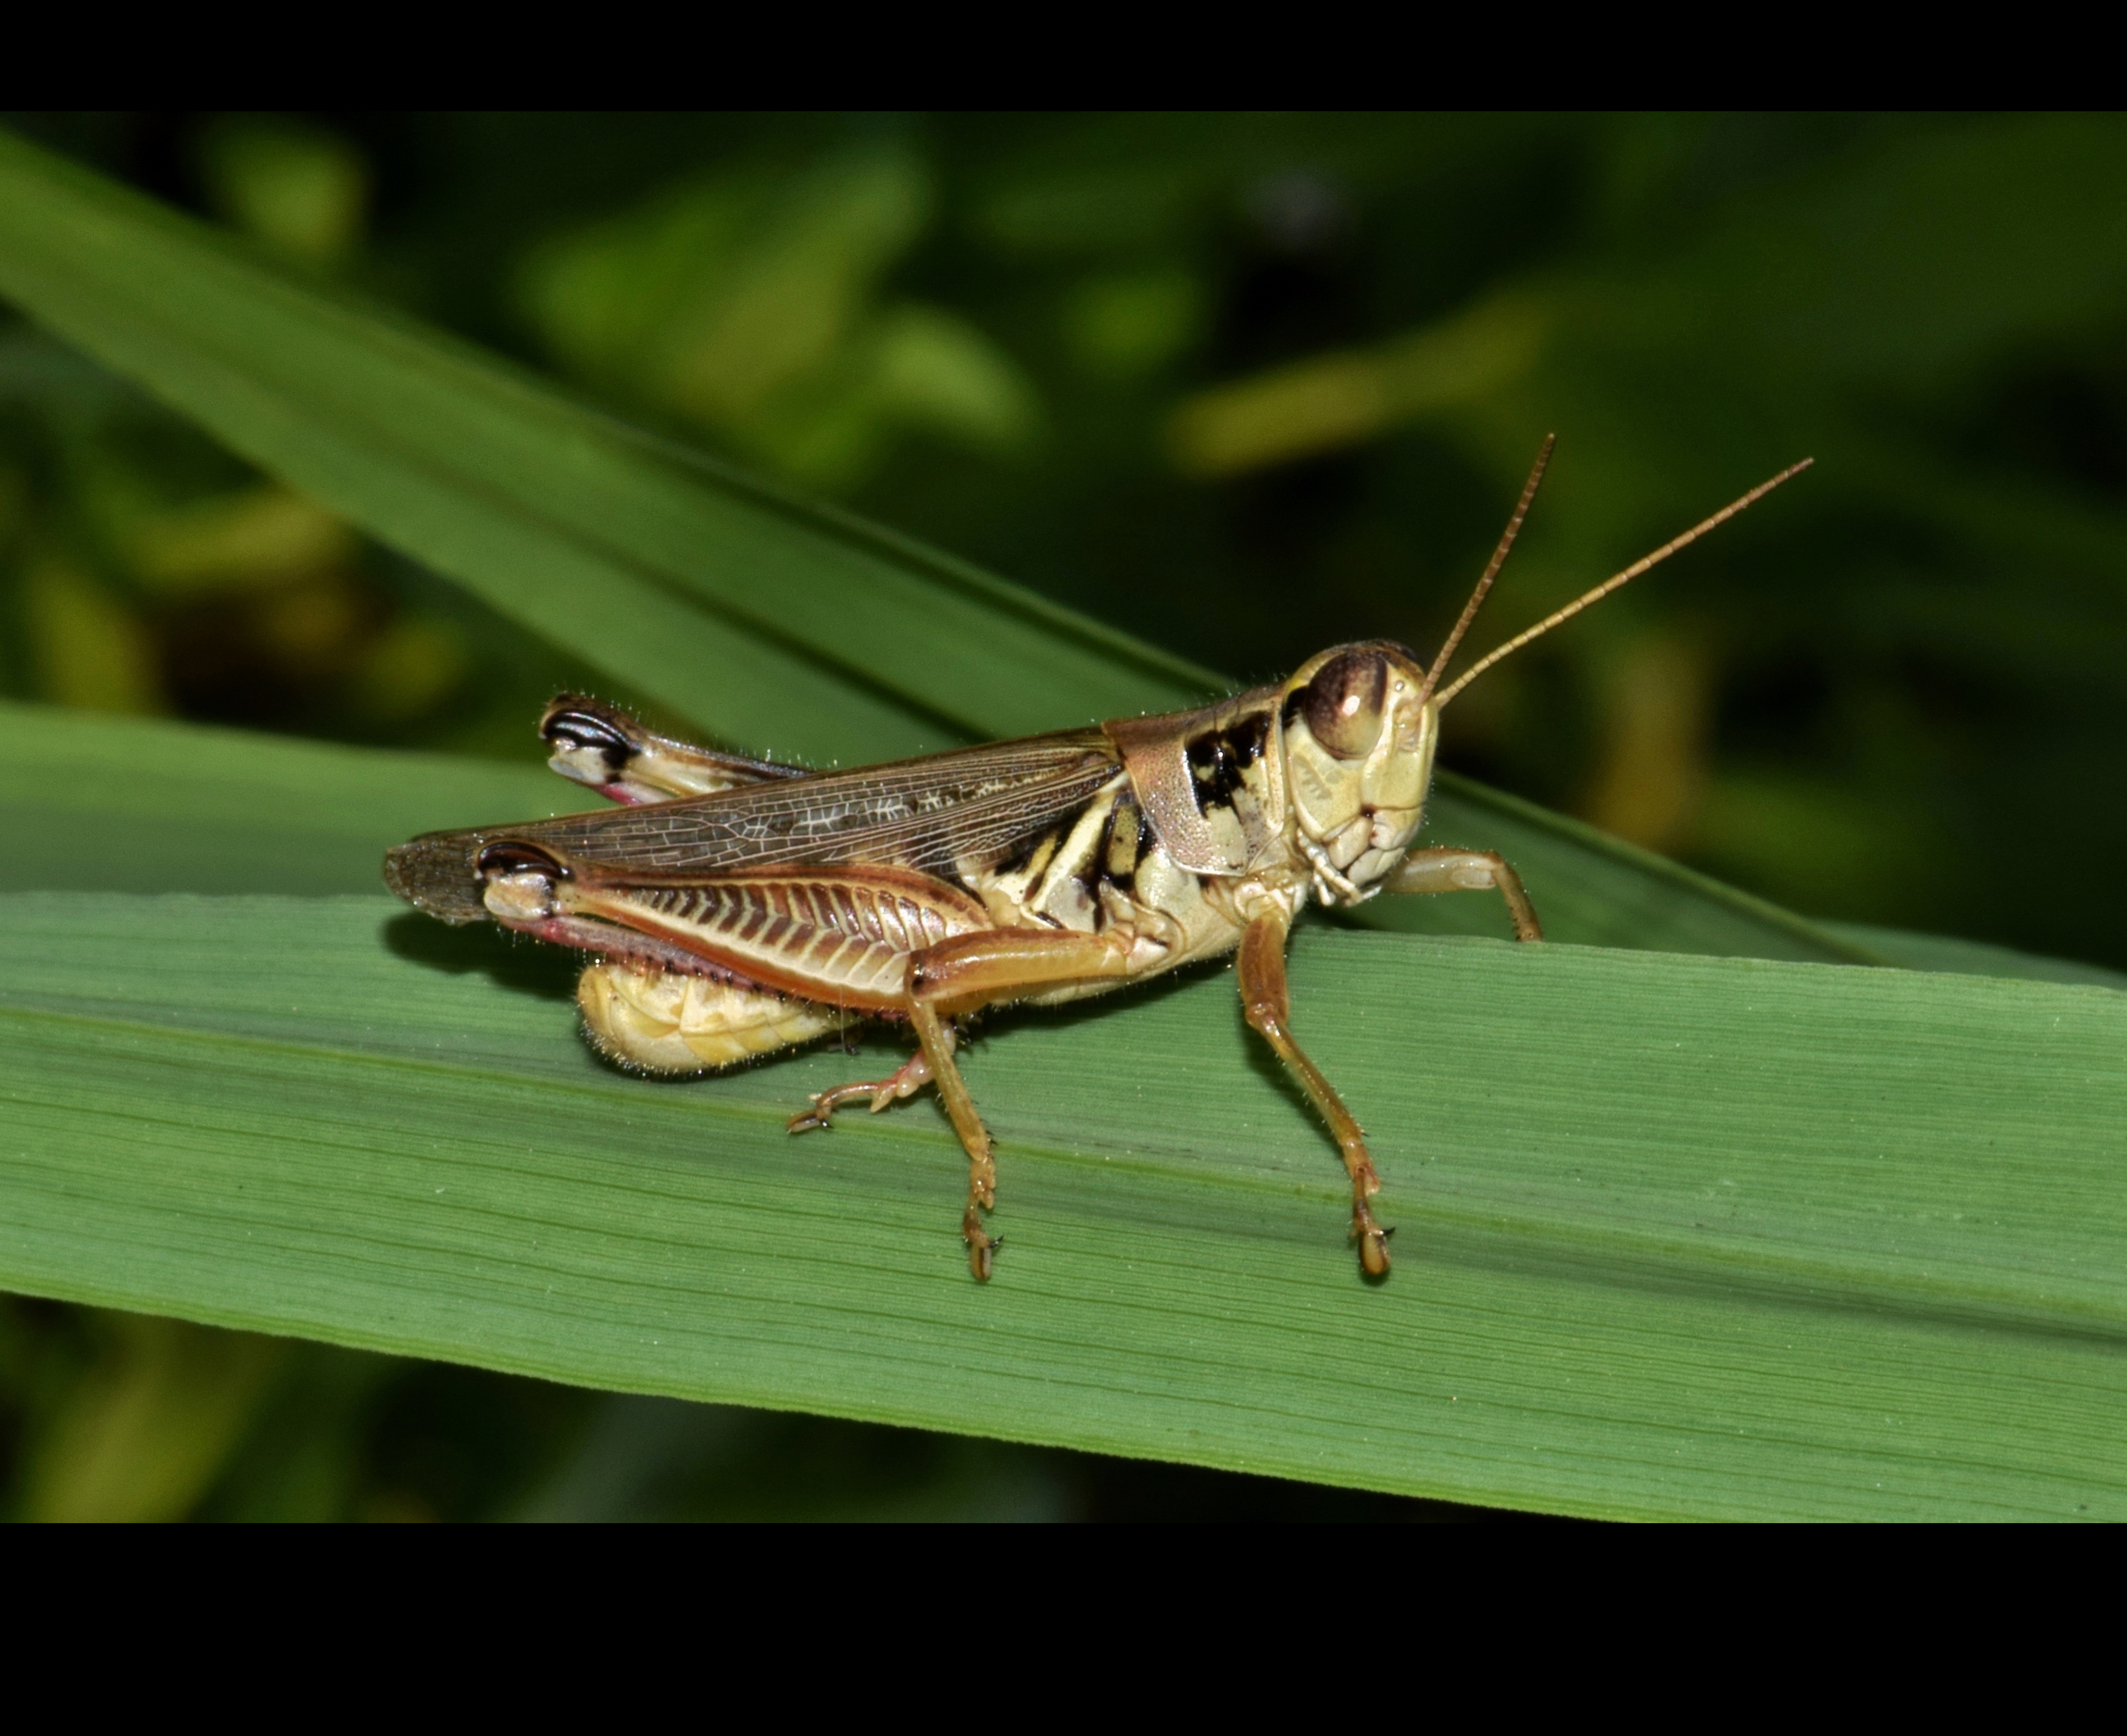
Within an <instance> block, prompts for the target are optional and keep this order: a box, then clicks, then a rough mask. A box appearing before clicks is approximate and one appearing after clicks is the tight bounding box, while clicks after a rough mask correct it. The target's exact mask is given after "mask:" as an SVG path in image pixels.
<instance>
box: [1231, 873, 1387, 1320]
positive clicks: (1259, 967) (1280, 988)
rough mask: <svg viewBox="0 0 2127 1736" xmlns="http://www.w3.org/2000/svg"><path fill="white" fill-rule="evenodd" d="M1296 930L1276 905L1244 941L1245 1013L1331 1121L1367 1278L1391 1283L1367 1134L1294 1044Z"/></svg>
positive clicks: (1260, 917)
mask: <svg viewBox="0 0 2127 1736" xmlns="http://www.w3.org/2000/svg"><path fill="white" fill-rule="evenodd" d="M1291 927H1292V918H1291V917H1290V916H1288V915H1287V914H1286V913H1285V912H1284V911H1283V910H1281V909H1279V908H1277V907H1276V906H1272V908H1269V909H1267V910H1265V911H1263V912H1262V913H1261V914H1260V915H1258V917H1256V918H1255V919H1254V920H1253V921H1252V922H1251V923H1249V924H1248V930H1247V932H1245V933H1244V934H1243V935H1242V937H1241V957H1240V970H1239V976H1240V982H1241V1008H1242V1011H1243V1013H1244V1014H1245V1015H1246V1017H1247V1018H1248V1023H1249V1024H1251V1025H1253V1027H1255V1028H1256V1029H1257V1030H1258V1031H1259V1032H1262V1035H1263V1036H1264V1037H1265V1039H1266V1040H1267V1041H1268V1042H1269V1044H1270V1046H1271V1047H1272V1048H1273V1049H1275V1050H1276V1051H1277V1058H1278V1059H1279V1060H1281V1061H1283V1062H1284V1063H1285V1065H1286V1069H1287V1070H1289V1071H1290V1072H1291V1074H1292V1076H1293V1078H1294V1079H1297V1080H1298V1081H1299V1082H1300V1089H1301V1090H1303V1091H1305V1093H1307V1096H1308V1099H1309V1101H1310V1102H1311V1103H1313V1104H1314V1105H1315V1108H1317V1109H1319V1110H1320V1111H1321V1112H1322V1118H1323V1120H1324V1121H1325V1122H1329V1131H1330V1132H1331V1133H1332V1134H1333V1135H1334V1136H1335V1137H1336V1141H1337V1149H1338V1150H1339V1151H1341V1152H1342V1153H1343V1156H1344V1172H1345V1174H1348V1175H1349V1176H1350V1177H1351V1179H1352V1240H1353V1241H1355V1242H1357V1244H1358V1245H1359V1264H1360V1265H1361V1266H1362V1267H1363V1268H1364V1269H1365V1271H1366V1274H1367V1277H1369V1278H1386V1277H1387V1276H1388V1270H1389V1237H1390V1235H1392V1234H1393V1233H1394V1232H1393V1231H1388V1230H1384V1229H1383V1228H1382V1227H1381V1226H1380V1225H1379V1224H1378V1223H1376V1221H1374V1212H1373V1207H1371V1205H1369V1204H1368V1203H1367V1202H1368V1201H1369V1200H1371V1198H1373V1196H1374V1195H1375V1194H1376V1193H1380V1192H1381V1177H1380V1176H1379V1175H1377V1174H1375V1172H1374V1160H1373V1159H1372V1158H1371V1157H1370V1156H1368V1155H1367V1136H1366V1132H1365V1131H1364V1130H1363V1129H1362V1127H1360V1126H1359V1124H1358V1122H1357V1120H1355V1119H1354V1118H1353V1117H1352V1112H1351V1111H1350V1110H1349V1109H1347V1108H1345V1107H1344V1100H1343V1098H1341V1097H1339V1096H1338V1095H1337V1091H1336V1088H1335V1087H1334V1085H1332V1084H1330V1083H1329V1080H1328V1079H1324V1077H1323V1076H1322V1070H1321V1069H1320V1068H1319V1067H1318V1066H1316V1065H1315V1063H1314V1062H1313V1061H1311V1060H1309V1059H1308V1057H1307V1051H1305V1050H1304V1049H1302V1048H1301V1047H1300V1045H1299V1044H1298V1043H1297V1042H1296V1041H1293V1036H1292V998H1291V994H1290V993H1289V991H1288V990H1287V989H1286V980H1285V943H1286V937H1287V935H1288V934H1289V933H1290V932H1291Z"/></svg>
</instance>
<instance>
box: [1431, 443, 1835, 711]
mask: <svg viewBox="0 0 2127 1736" xmlns="http://www.w3.org/2000/svg"><path fill="white" fill-rule="evenodd" d="M1815 462H1817V460H1816V459H1814V458H1804V459H1803V461H1802V462H1800V463H1799V464H1790V465H1788V467H1787V468H1786V469H1785V470H1784V471H1782V472H1780V473H1779V475H1778V476H1776V477H1773V478H1772V479H1771V481H1765V482H1760V484H1759V485H1758V486H1756V487H1755V488H1754V489H1752V490H1751V491H1750V493H1748V494H1746V495H1745V496H1743V497H1742V498H1741V500H1731V501H1730V502H1729V503H1728V505H1726V506H1724V507H1722V509H1721V510H1720V511H1718V512H1717V513H1715V514H1714V515H1713V516H1712V518H1710V519H1701V520H1700V521H1699V522H1698V524H1694V525H1693V526H1692V527H1691V529H1689V530H1687V531H1686V532H1684V534H1683V535H1682V536H1680V537H1678V538H1675V539H1674V540H1673V541H1670V542H1667V543H1663V544H1662V546H1661V547H1660V548H1657V549H1656V551H1655V552H1654V553H1652V554H1651V555H1649V556H1647V557H1646V558H1645V559H1643V560H1638V561H1635V562H1632V565H1631V566H1629V567H1627V568H1626V569H1625V570H1624V571H1623V572H1621V573H1619V574H1618V576H1616V577H1615V578H1609V579H1605V580H1604V581H1603V582H1602V583H1601V584H1599V585H1598V586H1596V587H1595V588H1594V590H1593V591H1589V592H1588V593H1587V594H1586V595H1585V596H1579V597H1575V599H1574V600H1572V601H1571V602H1570V603H1568V604H1567V605H1566V607H1565V608H1563V609H1559V610H1558V611H1557V612H1556V614H1547V615H1546V616H1545V617H1544V618H1543V619H1542V620H1541V621H1538V622H1537V624H1536V625H1535V626H1533V627H1532V628H1529V629H1528V632H1526V633H1517V634H1516V635H1515V636H1514V638H1511V639H1509V640H1508V641H1507V643H1505V644H1504V645H1502V646H1501V647H1499V649H1498V650H1497V651H1495V652H1491V653H1490V655H1489V656H1487V657H1482V658H1480V659H1479V660H1478V661H1477V662H1475V663H1473V664H1471V666H1470V667H1469V668H1467V669H1466V670H1464V671H1462V673H1461V675H1460V676H1457V678H1456V680H1455V684H1454V685H1452V686H1451V687H1449V688H1448V689H1447V690H1446V691H1445V692H1443V693H1442V695H1440V697H1439V698H1438V700H1434V701H1433V704H1435V705H1436V706H1440V707H1444V706H1445V705H1446V704H1447V702H1448V701H1449V700H1452V699H1453V698H1454V697H1455V695H1457V694H1458V693H1460V692H1461V690H1463V689H1464V688H1465V687H1467V686H1468V685H1470V684H1471V682H1472V681H1476V679H1477V677H1478V676H1480V675H1482V674H1483V673H1484V672H1485V671H1486V670H1488V669H1490V667H1491V666H1492V665H1493V664H1495V663H1496V662H1499V661H1500V660H1501V659H1502V658H1503V657H1511V656H1513V655H1514V652H1517V651H1519V650H1520V649H1521V648H1522V647H1523V646H1524V645H1526V644H1528V642H1529V641H1530V640H1531V639H1537V638H1542V637H1543V635H1544V634H1546V633H1549V632H1550V631H1551V628H1554V627H1556V626H1557V625H1558V624H1559V623H1560V622H1561V621H1570V620H1571V619H1573V617H1574V616H1575V615H1577V614H1580V611H1581V610H1582V609H1585V608H1587V607H1588V606H1589V605H1591V604H1594V603H1599V602H1601V601H1602V600H1603V599H1604V598H1605V597H1607V596H1608V595H1610V593H1611V592H1612V591H1617V590H1620V589H1622V587H1623V586H1627V585H1629V584H1630V583H1632V581H1633V580H1634V579H1637V577H1639V576H1640V575H1641V573H1643V572H1646V570H1647V569H1648V568H1649V567H1658V566H1660V564H1661V563H1662V562H1664V561H1666V560H1667V559H1668V558H1669V557H1670V556H1671V555H1673V554H1675V553H1676V552H1677V551H1678V550H1679V548H1688V547H1689V545H1690V544H1692V543H1696V542H1697V541H1698V539H1699V538H1701V537H1703V536H1704V535H1705V534H1706V533H1707V532H1708V531H1709V530H1712V529H1714V527H1715V526H1717V525H1720V524H1727V522H1728V520H1729V519H1732V518H1734V517H1735V516H1736V514H1737V513H1739V512H1741V511H1742V510H1743V509H1744V508H1745V507H1746V506H1749V505H1753V504H1754V503H1755V502H1757V501H1759V500H1764V499H1765V496H1767V495H1769V494H1770V493H1771V492H1772V491H1774V489H1775V488H1778V487H1779V486H1780V484H1781V483H1783V482H1785V481H1788V480H1789V479H1790V478H1792V477H1798V476H1800V475H1801V474H1802V473H1803V472H1804V471H1805V470H1807V469H1808V468H1809V467H1810V466H1811V465H1812V464H1814V463H1815Z"/></svg>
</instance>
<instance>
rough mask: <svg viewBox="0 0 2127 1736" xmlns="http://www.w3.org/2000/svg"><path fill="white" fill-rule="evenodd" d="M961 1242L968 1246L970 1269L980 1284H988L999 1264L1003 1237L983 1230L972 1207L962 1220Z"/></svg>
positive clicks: (979, 1219) (980, 1220) (981, 1223)
mask: <svg viewBox="0 0 2127 1736" xmlns="http://www.w3.org/2000/svg"><path fill="white" fill-rule="evenodd" d="M960 1240H963V1241H964V1242H965V1243H966V1244H967V1245H968V1269H969V1271H970V1272H972V1273H973V1274H974V1275H975V1280H976V1282H977V1283H985V1284H986V1283H988V1282H989V1281H990V1273H991V1271H992V1269H994V1268H995V1266H996V1264H997V1250H998V1249H999V1248H1002V1246H1003V1245H1004V1238H1003V1237H1002V1236H992V1235H991V1234H990V1233H989V1231H987V1230H985V1229H983V1221H982V1219H981V1218H980V1217H978V1216H977V1215H976V1212H975V1208H974V1207H973V1206H972V1205H970V1206H969V1207H968V1210H967V1213H966V1215H965V1216H964V1217H962V1218H961V1220H960Z"/></svg>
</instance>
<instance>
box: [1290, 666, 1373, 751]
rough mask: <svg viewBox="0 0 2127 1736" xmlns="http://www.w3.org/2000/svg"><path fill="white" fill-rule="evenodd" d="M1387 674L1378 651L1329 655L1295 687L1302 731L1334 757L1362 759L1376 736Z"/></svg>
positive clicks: (1371, 748)
mask: <svg viewBox="0 0 2127 1736" xmlns="http://www.w3.org/2000/svg"><path fill="white" fill-rule="evenodd" d="M1388 678H1389V663H1388V659H1387V658H1386V657H1383V656H1382V655H1381V652H1378V651H1347V652H1342V653H1340V654H1339V655H1338V656H1336V657H1332V658H1330V660H1329V662H1326V663H1324V665H1323V666H1321V668H1320V669H1319V670H1317V671H1315V679H1314V680H1313V681H1310V682H1309V683H1308V684H1307V685H1306V686H1305V687H1304V688H1302V689H1301V690H1300V715H1301V716H1303V717H1305V719H1307V729H1308V733H1309V734H1310V735H1312V736H1313V737H1314V738H1315V740H1316V741H1318V742H1320V743H1321V744H1322V745H1323V746H1324V747H1326V748H1328V749H1329V752H1332V753H1334V755H1336V757H1338V759H1340V760H1357V759H1363V758H1364V757H1366V756H1367V754H1369V753H1371V752H1373V747H1374V743H1375V742H1378V741H1379V740H1380V739H1381V707H1382V704H1383V703H1384V701H1385V700H1386V696H1387V692H1388Z"/></svg>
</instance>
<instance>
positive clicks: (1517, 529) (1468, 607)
mask: <svg viewBox="0 0 2127 1736" xmlns="http://www.w3.org/2000/svg"><path fill="white" fill-rule="evenodd" d="M1557 444H1558V436H1557V435H1556V434H1546V435H1545V436H1544V437H1543V444H1542V446H1540V447H1538V448H1537V454H1536V462H1535V463H1534V464H1533V465H1532V466H1531V467H1530V468H1529V473H1528V481H1526V482H1524V483H1523V484H1522V497H1521V500H1519V501H1518V503H1517V504H1516V505H1515V507H1514V516H1513V517H1512V518H1510V519H1508V520H1507V528H1506V529H1505V530H1504V531H1503V532H1502V533H1501V534H1500V536H1499V547H1498V548H1495V549H1494V550H1493V551H1492V558H1491V560H1490V562H1487V563H1486V565H1485V573H1484V576H1483V577H1482V578H1480V579H1479V580H1478V581H1477V588H1476V590H1475V591H1471V593H1470V600H1469V601H1468V602H1466V603H1465V604H1464V605H1462V613H1461V615H1460V616H1459V617H1458V618H1457V620H1456V623H1455V628H1454V631H1452V633H1449V634H1448V635H1447V638H1445V639H1443V640H1442V642H1441V645H1440V655H1439V656H1438V657H1435V658H1434V659H1433V667H1432V668H1430V669H1428V670H1427V671H1425V685H1424V686H1422V687H1420V688H1419V690H1418V700H1419V704H1421V705H1422V704H1424V703H1425V696H1426V695H1428V694H1429V693H1431V692H1432V691H1433V688H1434V687H1435V686H1437V685H1438V684H1439V681H1440V677H1441V676H1442V675H1443V674H1444V673H1446V671H1447V660H1448V659H1449V658H1450V657H1453V656H1454V655H1455V647H1457V645H1460V644H1461V643H1462V635H1463V634H1464V633H1467V632H1468V631H1469V630H1470V624H1471V622H1472V621H1474V620H1476V619H1477V610H1478V608H1479V607H1480V605H1482V604H1483V602H1484V600H1485V592H1486V591H1490V589H1491V588H1492V581H1493V580H1495V579H1496V578H1497V577H1499V569H1500V568H1501V567H1504V566H1505V565H1506V564H1507V551H1508V550H1509V549H1510V548H1513V547H1514V538H1516V537H1518V536H1519V535H1520V534H1521V529H1522V520H1523V519H1525V518H1527V517H1528V510H1529V505H1530V503H1531V502H1532V501H1533V500H1535V499H1536V491H1537V485H1538V484H1539V483H1541V482H1542V481H1543V473H1544V472H1545V471H1546V470H1547V468H1548V467H1550V464H1551V448H1552V447H1554V446H1556V445H1557Z"/></svg>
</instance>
